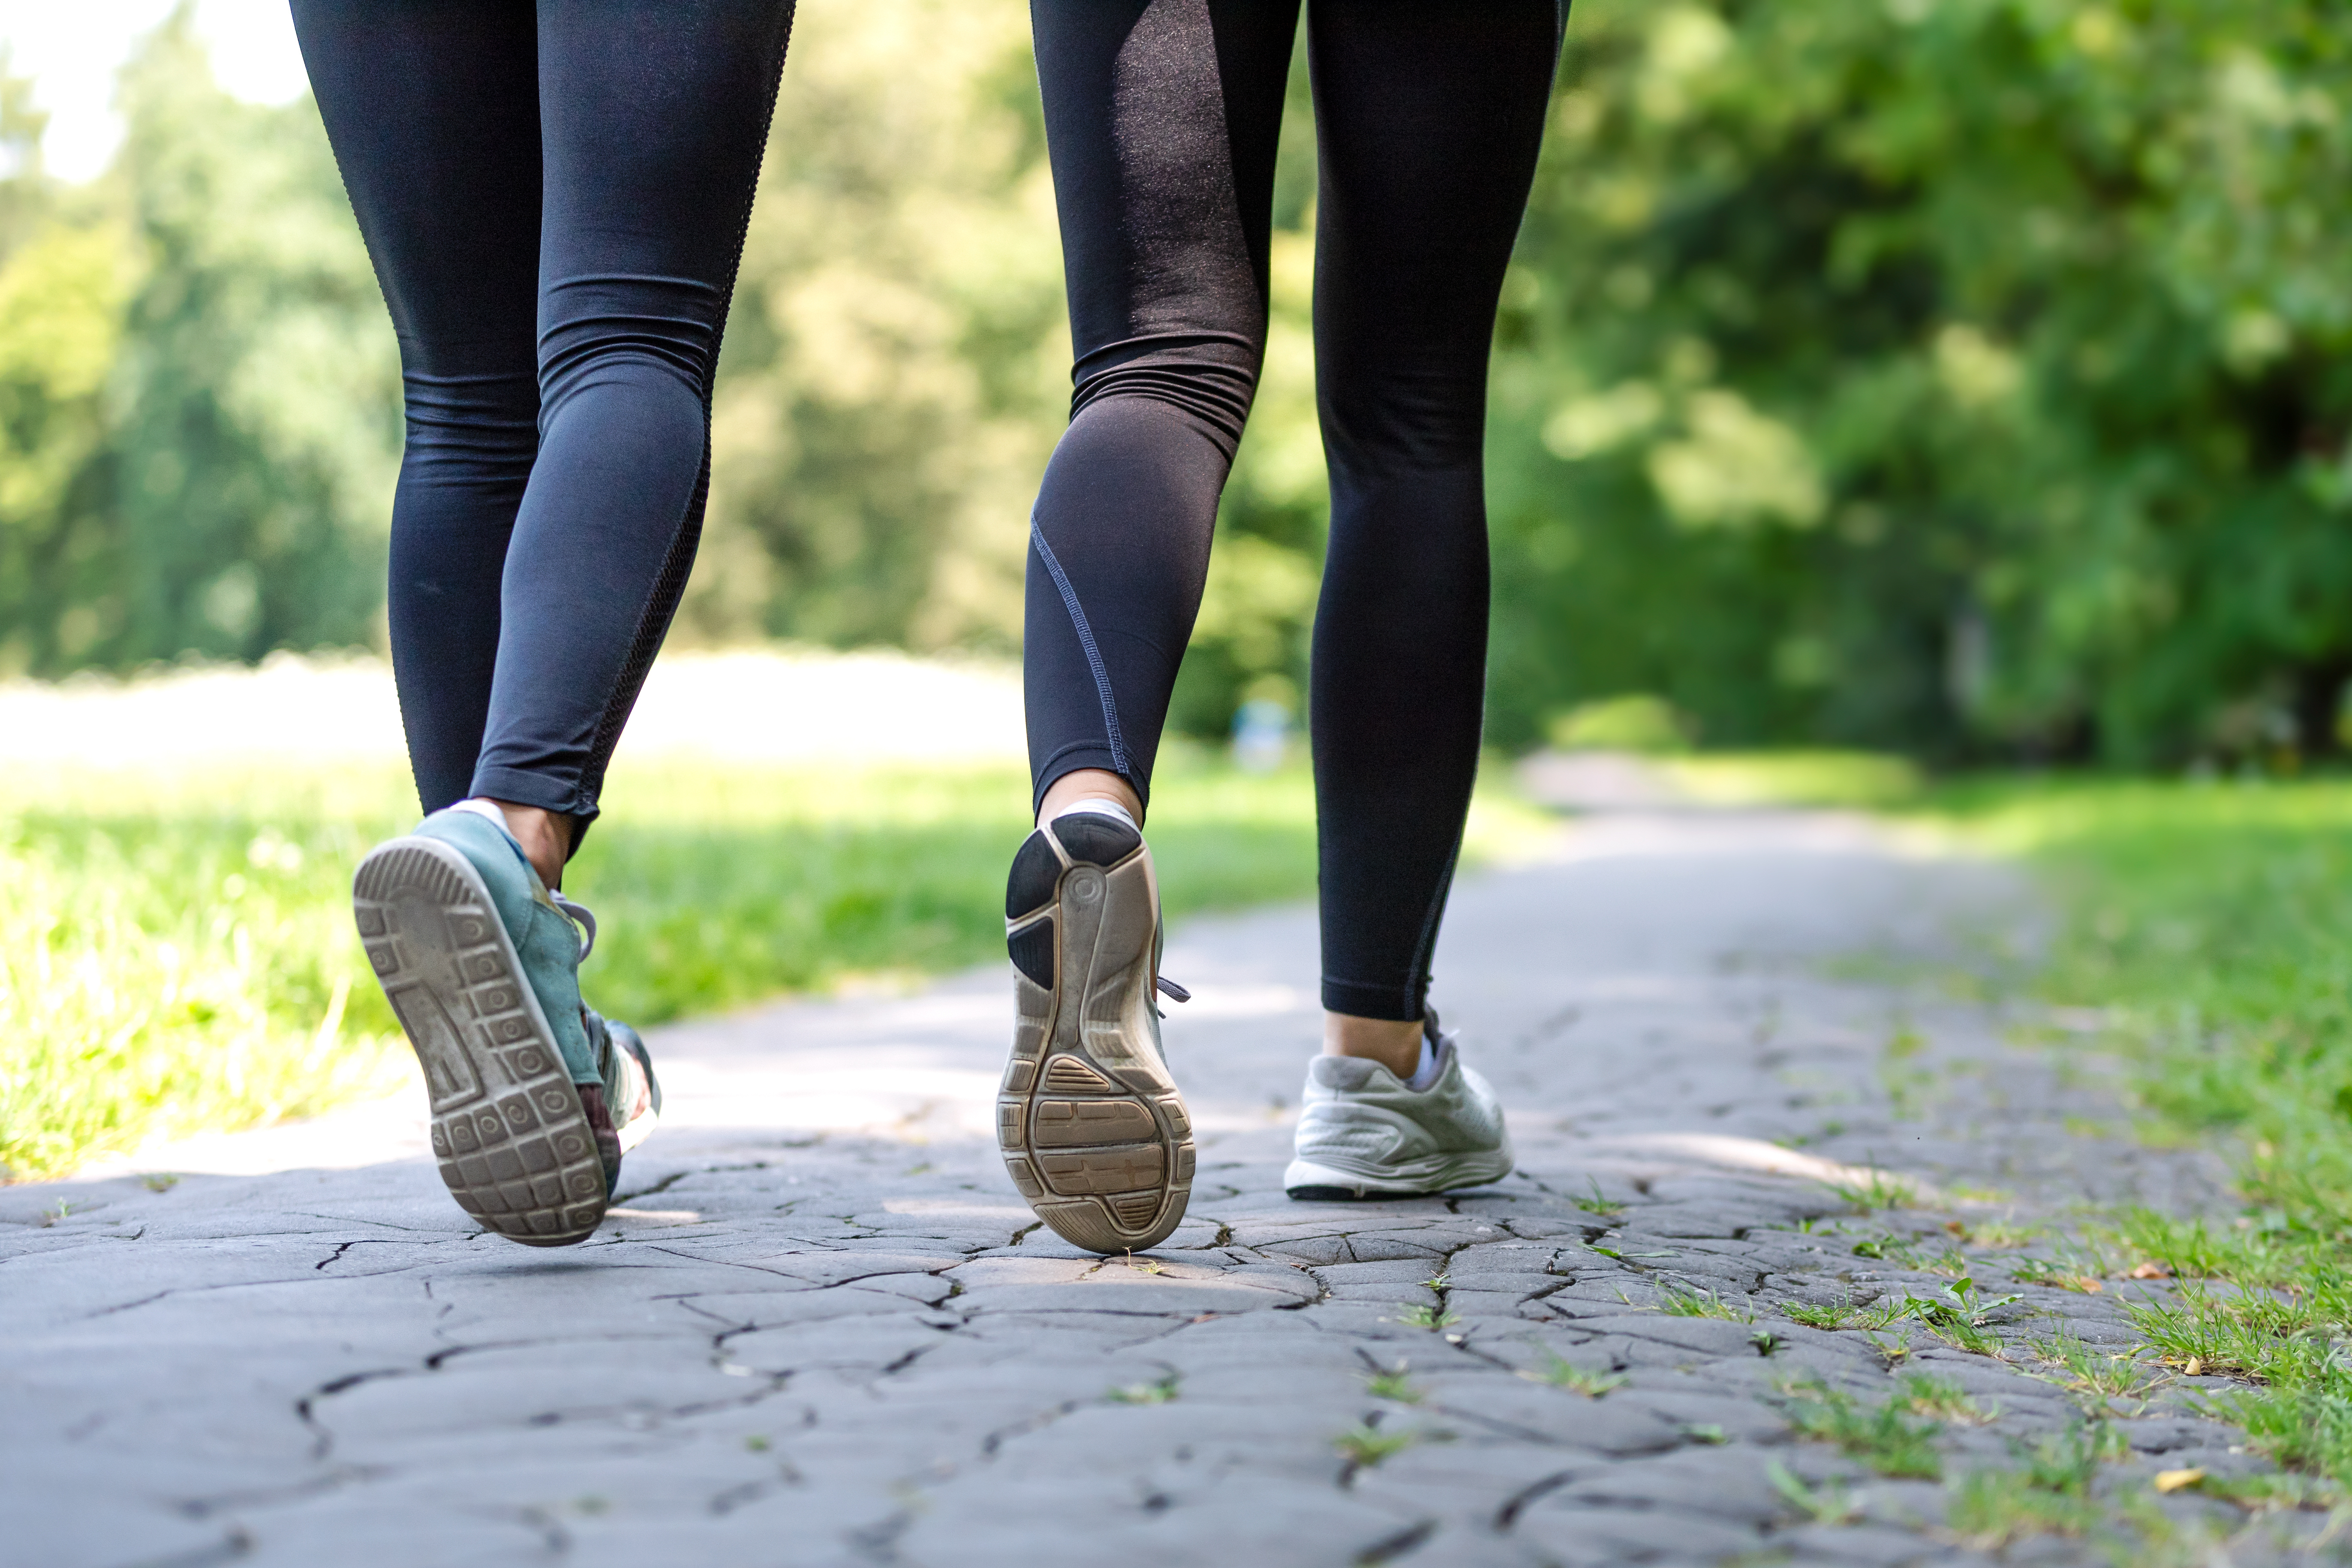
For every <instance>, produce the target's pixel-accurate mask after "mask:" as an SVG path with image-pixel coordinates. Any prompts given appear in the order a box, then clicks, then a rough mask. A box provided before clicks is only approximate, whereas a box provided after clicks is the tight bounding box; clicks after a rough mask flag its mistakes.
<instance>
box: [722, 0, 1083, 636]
mask: <svg viewBox="0 0 2352 1568" xmlns="http://www.w3.org/2000/svg"><path fill="white" fill-rule="evenodd" d="M1068 372H1069V339H1068V329H1067V324H1066V320H1065V316H1064V310H1063V304H1062V291H1061V258H1060V254H1059V250H1058V247H1057V244H1056V240H1055V228H1054V207H1053V187H1052V184H1051V178H1050V175H1049V174H1048V172H1047V170H1046V167H1045V136H1044V128H1043V116H1042V113H1041V112H1040V110H1039V108H1038V103H1037V87H1036V78H1035V74H1034V70H1033V68H1032V67H1031V64H1030V59H1029V47H1028V17H1027V14H1026V10H1025V8H1024V7H1023V6H1020V5H1011V4H1000V5H971V4H969V3H966V0H902V3H900V4H897V5H887V6H877V5H851V4H835V5H803V7H802V8H801V10H800V13H799V15H798V16H797V18H796V20H795V23H794V28H793V45H792V50H791V53H790V55H789V56H788V58H787V59H786V62H785V67H784V76H783V82H782V91H781V92H780V94H779V96H778V100H777V105H776V118H775V128H774V131H773V132H772V136H771V138H770V141H769V144H768V155H767V165H766V170H765V173H764V174H763V177H762V180H761V190H760V195H759V200H758V204H757V205H756V206H755V208H754V210H753V213H752V217H751V232H750V235H749V237H748V238H747V241H746V244H745V247H744V256H743V268H742V278H741V282H740V287H739V289H738V292H737V295H736V300H735V307H734V312H733V315H732V317H731V318H730V321H729V324H728V336H727V344H726V351H725V354H724V356H723V358H722V360H721V363H720V365H719V387H718V392H717V396H716V404H715V419H716V442H715V446H714V452H713V463H714V468H713V473H712V489H711V508H710V521H709V527H708V530H707V531H706V533H705V535H704V539H703V544H702V557H701V562H700V563H699V565H698V567H697V570H696V573H695V577H694V581H693V583H692V584H691V585H690V586H689V588H688V596H687V602H686V604H685V605H684V607H683V609H682V611H681V616H680V633H681V635H683V636H686V637H700V638H703V639H706V640H726V639H734V638H740V637H747V636H751V637H760V636H770V637H778V636H780V637H798V638H803V639H807V640H811V641H817V642H828V643H843V644H856V643H901V644H907V645H910V646H913V647H921V648H939V647H948V646H966V647H990V648H993V649H997V650H1000V651H1002V650H1007V649H1010V648H1012V647H1015V646H1017V644H1018V641H1019V637H1020V626H1021V616H1020V603H1021V576H1022V570H1023V551H1024V549H1025V547H1026V542H1027V539H1028V514H1029V505H1030V501H1031V500H1032V498H1033V496H1034V491H1035V489H1036V482H1037V476H1038V474H1039V473H1040V472H1042V471H1043V469H1044V468H1045V458H1046V455H1047V454H1048V453H1049V452H1050V451H1051V450H1052V447H1053V442H1054V439H1055V437H1056V436H1057V435H1058V434H1059V430H1060V425H1061V422H1062V418H1063V415H1064V413H1065V411H1066V408H1067V404H1068V396H1069V379H1068Z"/></svg>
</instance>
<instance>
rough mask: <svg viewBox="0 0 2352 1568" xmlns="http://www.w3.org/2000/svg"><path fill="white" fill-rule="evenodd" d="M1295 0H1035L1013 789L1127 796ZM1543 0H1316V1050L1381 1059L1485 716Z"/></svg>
mask: <svg viewBox="0 0 2352 1568" xmlns="http://www.w3.org/2000/svg"><path fill="white" fill-rule="evenodd" d="M1299 10H1300V3H1299V0H1032V5H1031V16H1032V20H1033V22H1034V28H1035V34H1036V46H1037V68H1038V77H1039V79H1040V81H1041V83H1042V85H1043V87H1044V90H1045V127H1046V135H1047V141H1048V144H1049V147H1050V150H1051V153H1052V160H1053V169H1054V187H1055V196H1056V198H1057V201H1058V203H1059V206H1060V213H1061V224H1062V240H1063V248H1064V253H1065V256H1066V261H1067V273H1068V286H1069V299H1070V323H1071V335H1072V338H1073V346H1074V349H1075V351H1076V368H1075V370H1074V372H1073V379H1074V381H1075V384H1076V394H1075V395H1074V397H1073V399H1072V416H1071V421H1070V427H1069V430H1068V432H1067V433H1066V435H1065V436H1064V437H1063V438H1062V441H1061V443H1060V445H1059V446H1058V447H1056V448H1055V453H1054V458H1053V461H1052V464H1051V465H1050V466H1049V467H1048V468H1047V469H1046V472H1045V484H1044V487H1043V489H1042V491H1041V493H1040V495H1039V497H1038V500H1037V507H1036V510H1035V512H1034V516H1033V519H1032V531H1031V548H1030V553H1029V568H1028V607H1027V618H1026V627H1025V629H1026V643H1025V654H1024V659H1025V671H1024V674H1025V679H1026V686H1027V692H1028V720H1029V752H1030V762H1031V768H1032V773H1033V775H1034V782H1035V799H1036V804H1037V805H1038V808H1039V813H1040V816H1041V817H1051V816H1053V815H1055V812H1056V811H1057V810H1059V809H1060V808H1062V807H1065V806H1066V805H1068V804H1069V803H1070V802H1072V801H1073V800H1075V799H1077V798H1080V797H1083V796H1088V795H1094V796H1105V797H1108V798H1110V799H1113V800H1116V801H1118V802H1119V803H1120V804H1121V805H1124V806H1126V807H1127V808H1128V809H1129V811H1130V812H1131V813H1132V814H1133V815H1134V816H1135V817H1136V818H1137V820H1138V821H1140V820H1141V819H1142V814H1143V810H1144V808H1145V806H1146V805H1148V804H1149V800H1150V784H1151V766H1152V760H1153V757H1154V754H1155V752H1157V750H1158V745H1159V738H1160V730H1161V727H1162V724H1163V723H1164V721H1165V719H1166V716H1167V710H1168V702H1169V698H1170V694H1171V690H1172V689H1173V687H1174V684H1175V679H1176V669H1177V665H1178V663H1179V661H1180V660H1181V658H1182V656H1183V652H1184V645H1185V643H1186V641H1187V639H1188V638H1189V637H1190V636H1191V633H1192V622H1193V619H1194V616H1196V614H1197V613H1198V611H1199V608H1200V601H1201V592H1202V584H1203V582H1204V581H1205V579H1206V575H1207V572H1208V561H1209V545H1210V536H1211V533H1212V531H1213V528H1214V524H1215V521H1216V511H1217V501H1218V497H1219V495H1220V493H1221V492H1222V490H1223V486H1224V481H1225V478H1226V474H1227V472H1228V470H1229V469H1230V468H1231V466H1232V463H1233V459H1234V451H1235V449H1236V448H1237V447H1238V446H1239V443H1240V440H1241V434H1242V426H1243V423H1244V420H1245V418H1246V417H1247V416H1248V412H1249V406H1250V402H1251V399H1252V396H1253V395H1254V394H1255V387H1256V379H1257V372H1258V366H1259V362H1260V356H1261V353H1262V351H1263V348H1264V343H1265V323H1266V274H1267V247H1268V241H1269V233H1270V230H1271V227H1272V203H1273V195H1274V162H1275V147H1276V137H1277V133H1278V132H1279V129H1280V124H1281V116H1282V102H1283V96H1284V92H1285V89H1286V85H1287V80H1288V76H1289V66H1290V56H1291V48H1292V44H1293V40H1294V39H1295V37H1296V36H1297V26H1298V15H1299ZM1563 21H1564V10H1563V7H1562V6H1561V5H1560V4H1559V0H1315V3H1314V4H1312V5H1309V6H1308V7H1307V49H1308V58H1309V64H1310V67H1311V69H1312V72H1313V78H1314V86H1315V110H1316V121H1317V127H1318V138H1319V143H1320V156H1321V168H1320V179H1319V185H1318V206H1317V215H1316V276H1315V346H1316V369H1317V383H1318V405H1319V412H1320V415H1321V420H1322V428H1323V439H1324V447H1325V452H1326V455H1327V458H1328V465H1329V470H1330V482H1331V529H1330V541H1329V549H1328V559H1327V563H1326V565H1325V569H1324V579H1323V588H1322V596H1321V599H1320V602H1319V604H1318V607H1317V612H1316V620H1315V640H1314V670H1313V678H1312V682H1311V686H1310V693H1309V707H1310V735H1311V739H1312V742H1313V747H1314V756H1315V787H1316V798H1317V806H1318V829H1317V831H1318V852H1319V858H1320V868H1321V898H1322V936H1323V987H1322V989H1323V1005H1324V1008H1325V1009H1326V1016H1327V1027H1326V1033H1325V1038H1326V1046H1327V1048H1328V1049H1331V1050H1334V1051H1337V1052H1340V1053H1343V1054H1348V1055H1360V1056H1370V1057H1372V1058H1375V1059H1378V1060H1381V1061H1382V1062H1383V1063H1384V1064H1386V1065H1388V1066H1390V1067H1391V1068H1393V1069H1394V1070H1396V1071H1397V1072H1398V1073H1399V1075H1400V1076H1404V1075H1406V1074H1409V1073H1410V1072H1411V1071H1412V1066H1413V1063H1414V1062H1415V1061H1416V1060H1417V1058H1418V1057H1419V1053H1420V1050H1421V1040H1422V1028H1423V1025H1422V1020H1423V1016H1424V1013H1425V1010H1426V1005H1427V993H1428V987H1429V978H1430V973H1429V966H1430V955H1431V952H1432V949H1433V947H1434V946H1435V943H1436V939H1437V930H1438V922H1439V919H1440V917H1441V915H1442V914H1443V912H1444V904H1445V896H1446V890H1447V888H1448V886H1449V885H1450V883H1451V881H1452V879H1453V874H1454V859H1455V857H1456V855H1457V853H1458V851H1459V849H1460V846H1461V839H1462V826H1463V819H1464V817H1465V814H1466V813H1467V811H1468V808H1469V803H1470V792H1471V786H1472V783H1473V781H1474V778H1475V773H1476V771H1477V762H1478V742H1479V734H1480V729H1481V725H1482V721H1483V717H1484V712H1483V710H1484V686H1485V679H1486V618H1487V590H1488V584H1487V555H1486V503H1485V493H1484V477H1483V467H1482V453H1483V447H1484V440H1485V426H1486V369H1487V357H1488V351H1489V346H1490V341H1491V339H1492V336H1493V332H1494V322H1495V308H1496V298H1497V296H1498V294H1499V292H1500V289H1501V286H1502V280H1503V273H1504V268H1505V267H1506V265H1507V261H1508V259H1509V256H1510V251H1511V246H1512V242H1513V240H1514V239H1515V237H1517V231H1518V226H1519V220H1520V216H1521V214H1522V212H1523V211H1524V209H1525V206H1526V203H1527V195H1528V184H1529V183H1530V181H1531V180H1532V178H1533V176H1534V171H1535V163H1536V154H1537V152H1538V146H1539V144H1540V142H1541V140H1542V133H1543V125H1544V120H1545V115H1546V110H1547V108H1548V105H1549V98H1550V89H1551V81H1552V73H1553V68H1554V65H1555V63H1556V61H1557V59H1558V57H1559V42H1560V27H1561V25H1562V23H1563Z"/></svg>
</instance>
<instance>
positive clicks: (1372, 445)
mask: <svg viewBox="0 0 2352 1568" xmlns="http://www.w3.org/2000/svg"><path fill="white" fill-rule="evenodd" d="M1318 379H1319V380H1320V382H1321V389H1320V393H1319V401H1320V403H1321V405H1322V407H1321V410H1320V412H1321V415H1322V422H1323V443H1324V447H1325V448H1326V450H1327V451H1328V454H1329V456H1330V460H1331V466H1332V468H1333V469H1334V470H1335V472H1339V471H1346V472H1349V473H1354V474H1358V475H1361V476H1363V477H1365V478H1375V477H1379V476H1383V475H1401V474H1414V473H1433V472H1446V471H1461V470H1465V469H1467V470H1471V471H1474V472H1475V470H1476V469H1477V468H1479V467H1480V466H1481V464H1482V463H1483V461H1484V459H1485V455H1486V374H1485V367H1484V366H1483V365H1482V366H1480V367H1479V371H1478V374H1475V375H1470V374H1463V373H1461V372H1458V371H1450V370H1415V369H1411V368H1394V369H1388V370H1354V371H1347V372H1339V373H1338V374H1332V373H1331V372H1330V371H1328V370H1327V371H1326V372H1325V373H1324V374H1323V375H1322V376H1320V377H1319V378H1318Z"/></svg>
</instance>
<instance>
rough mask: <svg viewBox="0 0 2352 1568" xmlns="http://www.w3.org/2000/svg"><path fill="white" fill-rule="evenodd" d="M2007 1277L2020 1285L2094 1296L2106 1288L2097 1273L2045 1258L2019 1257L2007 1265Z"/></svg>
mask: <svg viewBox="0 0 2352 1568" xmlns="http://www.w3.org/2000/svg"><path fill="white" fill-rule="evenodd" d="M2009 1277H2010V1278H2011V1279H2013V1280H2015V1281H2016V1282H2017V1283H2019V1284H2020V1285H2040V1286H2042V1287H2043V1288H2044V1289H2052V1290H2073V1291H2075V1292H2077V1293H2079V1294H2081V1295H2084V1296H2095V1295H2097V1294H2099V1292H2101V1291H2102V1290H2105V1289H2106V1285H2105V1282H2103V1281H2102V1280H2101V1279H2099V1277H2098V1276H2097V1275H2095V1274H2091V1273H2086V1272H2084V1270H2083V1269H2081V1268H2076V1267H2074V1266H2073V1265H2071V1264H2067V1263H2062V1262H2058V1261H2055V1260H2053V1259H2051V1258H2019V1259H2018V1260H2017V1261H2016V1262H2015V1263H2012V1264H2011V1265H2010V1266H2009Z"/></svg>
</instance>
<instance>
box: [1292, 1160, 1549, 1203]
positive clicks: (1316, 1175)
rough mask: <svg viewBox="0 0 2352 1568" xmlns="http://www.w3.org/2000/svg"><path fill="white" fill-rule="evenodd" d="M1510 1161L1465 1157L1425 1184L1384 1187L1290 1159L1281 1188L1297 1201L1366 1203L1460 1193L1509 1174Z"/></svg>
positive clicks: (1311, 1162) (1374, 1179)
mask: <svg viewBox="0 0 2352 1568" xmlns="http://www.w3.org/2000/svg"><path fill="white" fill-rule="evenodd" d="M1513 1163H1514V1162H1513V1160H1512V1157H1511V1156H1510V1155H1509V1154H1508V1153H1505V1154H1503V1155H1502V1156H1501V1157H1500V1158H1499V1159H1489V1160H1484V1161H1479V1160H1465V1161H1464V1162H1463V1163H1462V1164H1460V1165H1458V1166H1456V1167H1454V1169H1452V1170H1450V1171H1447V1172H1445V1173H1444V1174H1443V1176H1442V1177H1440V1178H1439V1179H1438V1180H1436V1181H1435V1182H1434V1183H1433V1184H1431V1185H1428V1186H1416V1185H1407V1186H1383V1185H1381V1183H1380V1182H1379V1181H1378V1180H1377V1179H1376V1178H1374V1177H1370V1176H1359V1175H1356V1174H1354V1173H1350V1172H1347V1171H1340V1170H1335V1169H1334V1168H1332V1167H1331V1166H1329V1165H1318V1164H1317V1163H1315V1162H1314V1161H1312V1160H1293V1161H1291V1162H1290V1163H1289V1165H1288V1166H1287V1167H1286V1169H1285V1170H1284V1171H1283V1173H1282V1190H1283V1191H1284V1193H1286V1194H1288V1195H1289V1196H1290V1197H1292V1198H1295V1199H1297V1201H1298V1202H1300V1203H1326V1204H1357V1203H1363V1204H1369V1203H1379V1202H1381V1201H1382V1200H1384V1199H1391V1198H1433V1197H1435V1196H1436V1195H1437V1194H1440V1193H1453V1192H1460V1191H1461V1190H1463V1189H1464V1188H1465V1187H1484V1186H1490V1185H1492V1184H1495V1183H1496V1182H1499V1181H1501V1180H1502V1179H1503V1178H1504V1177H1505V1176H1507V1175H1509V1174H1510V1173H1511V1170H1512V1166H1513Z"/></svg>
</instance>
